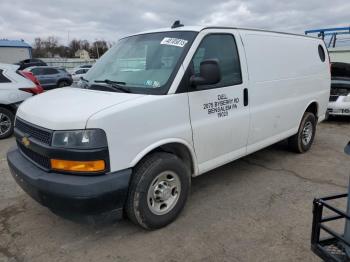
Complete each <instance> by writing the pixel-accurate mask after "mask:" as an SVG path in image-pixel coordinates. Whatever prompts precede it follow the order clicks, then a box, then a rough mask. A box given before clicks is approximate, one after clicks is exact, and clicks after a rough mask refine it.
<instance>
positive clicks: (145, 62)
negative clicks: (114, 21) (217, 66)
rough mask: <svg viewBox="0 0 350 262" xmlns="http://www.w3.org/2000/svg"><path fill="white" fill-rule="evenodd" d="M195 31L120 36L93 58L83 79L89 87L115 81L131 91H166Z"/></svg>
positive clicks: (145, 92) (162, 92)
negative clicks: (113, 44)
mask: <svg viewBox="0 0 350 262" xmlns="http://www.w3.org/2000/svg"><path fill="white" fill-rule="evenodd" d="M196 35H197V33H196V32H189V31H173V32H160V33H150V34H142V35H136V36H131V37H127V38H123V39H121V40H119V41H118V43H117V44H116V45H115V46H113V47H112V48H111V49H110V50H109V51H108V52H107V53H106V54H104V55H103V56H102V57H101V59H99V60H98V61H97V63H96V64H95V65H94V66H93V67H92V68H91V69H90V71H89V72H88V73H87V75H86V76H85V79H86V80H87V81H88V84H89V86H90V88H94V85H98V86H101V85H108V83H118V84H119V85H120V86H121V85H122V86H123V88H124V89H128V90H129V91H130V92H132V93H143V94H166V93H167V92H168V90H169V88H170V85H171V83H172V81H173V79H174V77H175V75H176V72H177V70H178V68H179V67H180V65H181V63H182V61H183V59H184V57H185V55H186V53H187V51H188V49H189V48H190V46H191V44H192V42H193V40H194V38H195V36H196ZM98 90H104V89H100V88H99V89H98ZM106 91H111V89H109V90H108V89H106Z"/></svg>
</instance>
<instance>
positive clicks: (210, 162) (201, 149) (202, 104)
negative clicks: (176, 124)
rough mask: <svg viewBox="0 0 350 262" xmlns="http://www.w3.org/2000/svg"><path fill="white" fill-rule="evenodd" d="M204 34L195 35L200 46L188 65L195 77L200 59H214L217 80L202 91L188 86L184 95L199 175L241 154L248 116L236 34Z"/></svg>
mask: <svg viewBox="0 0 350 262" xmlns="http://www.w3.org/2000/svg"><path fill="white" fill-rule="evenodd" d="M204 32H205V33H204ZM204 32H203V31H202V32H201V33H200V34H199V35H198V37H200V38H201V40H200V44H199V46H198V48H197V49H196V51H195V53H194V56H193V58H192V60H191V62H190V65H189V66H190V68H192V70H193V73H194V74H196V75H198V74H199V69H200V63H201V62H202V61H203V60H206V59H217V60H218V61H219V66H220V70H221V81H220V82H219V83H218V84H215V85H212V86H207V87H206V89H198V88H196V87H190V92H189V93H188V96H189V106H190V117H191V124H192V131H193V141H194V147H195V151H196V155H197V160H198V163H199V172H200V173H203V172H206V171H208V170H209V169H212V168H215V167H217V166H220V165H222V164H224V163H227V162H229V161H232V160H233V159H236V158H238V157H240V156H243V155H245V153H246V146H247V139H248V128H249V117H250V116H249V104H248V100H247V96H246V95H247V94H248V93H247V91H248V82H247V80H248V79H247V78H248V76H247V71H246V66H245V55H244V49H243V46H242V42H241V40H240V36H239V34H238V32H237V31H235V30H225V31H224V32H223V31H220V30H218V29H216V30H213V29H212V30H205V31H204Z"/></svg>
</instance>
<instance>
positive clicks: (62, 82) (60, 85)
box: [57, 81, 69, 88]
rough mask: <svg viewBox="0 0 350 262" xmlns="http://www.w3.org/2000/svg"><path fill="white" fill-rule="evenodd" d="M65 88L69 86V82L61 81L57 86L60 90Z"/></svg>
mask: <svg viewBox="0 0 350 262" xmlns="http://www.w3.org/2000/svg"><path fill="white" fill-rule="evenodd" d="M65 86H69V83H68V82H67V81H60V82H58V84H57V87H58V88H61V87H65Z"/></svg>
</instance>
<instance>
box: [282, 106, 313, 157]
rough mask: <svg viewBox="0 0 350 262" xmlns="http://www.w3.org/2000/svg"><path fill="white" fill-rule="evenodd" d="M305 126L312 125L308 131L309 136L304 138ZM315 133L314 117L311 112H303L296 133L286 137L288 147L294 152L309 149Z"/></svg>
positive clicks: (303, 151) (302, 151)
mask: <svg viewBox="0 0 350 262" xmlns="http://www.w3.org/2000/svg"><path fill="white" fill-rule="evenodd" d="M307 127H312V131H311V132H309V133H310V135H311V137H310V138H309V139H306V140H305V139H303V137H304V130H305V129H306V128H307ZM315 134H316V117H315V115H314V114H313V113H310V112H305V114H304V116H303V118H302V120H301V123H300V126H299V130H298V133H297V134H295V135H294V136H291V137H290V138H289V139H288V144H289V147H290V149H291V150H292V151H294V152H296V153H305V152H307V151H309V149H310V148H311V146H312V143H313V142H314V139H315Z"/></svg>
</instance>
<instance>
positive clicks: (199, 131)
mask: <svg viewBox="0 0 350 262" xmlns="http://www.w3.org/2000/svg"><path fill="white" fill-rule="evenodd" d="M326 52H327V51H326V47H325V45H324V43H323V41H322V40H319V39H317V38H311V37H306V36H300V35H293V34H286V33H276V32H269V31H261V30H250V29H240V28H233V27H232V28H230V27H183V26H180V25H177V24H175V25H174V26H173V27H172V28H166V29H160V30H156V31H150V32H143V33H140V34H136V35H131V36H128V37H125V38H123V39H121V40H119V42H118V43H117V44H116V45H115V46H114V47H113V48H111V49H110V50H109V51H108V52H107V53H106V54H105V55H104V56H103V57H102V58H101V59H99V60H98V62H97V63H96V64H95V65H94V66H93V67H92V68H91V69H90V71H89V72H88V73H87V75H86V77H85V79H82V80H81V82H80V88H73V87H68V88H62V89H59V90H54V91H50V92H47V93H45V94H43V95H41V96H38V97H33V98H31V99H29V100H27V101H26V102H25V103H23V104H22V105H21V106H20V107H19V109H18V112H17V116H16V122H15V136H16V141H17V146H16V147H15V148H13V149H12V150H10V151H9V152H8V155H7V159H8V163H9V166H10V169H11V172H12V174H13V176H14V178H15V180H16V181H17V183H18V184H19V185H20V186H21V187H22V188H23V189H24V190H25V191H26V192H27V193H28V194H29V195H30V196H32V197H33V198H34V199H36V200H37V201H38V202H40V203H41V204H43V205H44V206H46V207H48V208H49V209H51V210H52V211H54V212H55V213H58V214H60V215H64V214H84V215H88V216H91V217H95V216H100V215H103V214H113V216H115V217H121V216H122V215H123V214H125V215H127V216H128V217H129V219H130V220H131V221H133V222H134V223H136V224H139V225H140V226H142V227H144V228H148V229H155V228H160V227H163V226H165V225H167V224H169V223H170V222H172V221H173V220H174V219H175V218H176V217H177V216H178V215H179V213H180V212H181V210H182V209H183V207H184V205H185V202H186V199H187V197H188V195H189V191H190V185H191V178H192V177H196V176H198V175H201V174H203V173H205V172H207V171H209V170H212V169H214V168H216V167H219V166H221V165H224V164H226V163H228V162H230V161H233V160H235V159H238V158H240V157H243V156H246V155H248V154H251V153H253V152H255V151H257V150H260V149H262V148H264V147H267V146H269V145H271V144H274V143H276V142H278V141H280V140H283V139H287V138H288V140H289V144H290V147H291V148H292V149H293V150H294V151H296V152H298V153H304V152H306V151H308V150H309V149H310V147H311V145H312V143H313V140H314V137H315V132H316V124H317V123H318V122H320V121H322V120H323V119H324V118H325V113H326V109H327V104H328V98H329V93H330V69H329V68H330V67H329V58H328V55H327V53H326Z"/></svg>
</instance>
